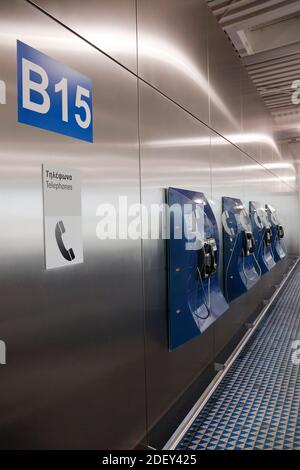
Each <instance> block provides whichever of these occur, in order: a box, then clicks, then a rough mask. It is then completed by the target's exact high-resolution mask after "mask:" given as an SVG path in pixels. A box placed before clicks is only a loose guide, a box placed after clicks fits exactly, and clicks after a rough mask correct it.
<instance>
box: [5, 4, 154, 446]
mask: <svg viewBox="0 0 300 470" xmlns="http://www.w3.org/2000/svg"><path fill="white" fill-rule="evenodd" d="M17 39H20V40H21V41H23V42H25V43H26V44H28V45H30V46H32V47H34V48H37V49H38V50H39V51H41V52H43V53H45V54H48V55H49V56H50V57H52V58H54V59H55V60H57V61H59V62H62V63H63V64H65V65H67V66H69V67H71V68H72V69H74V70H78V71H80V72H81V73H82V74H84V75H86V76H87V77H90V78H91V80H92V83H93V94H94V105H93V111H94V143H93V144H90V143H85V142H81V141H79V140H75V139H71V138H69V137H66V136H62V135H60V134H55V133H53V132H47V131H45V130H42V129H38V128H36V127H30V126H24V125H20V124H17V97H16V90H17V85H16V40H17ZM62 45H63V47H62ZM0 60H1V64H2V66H1V79H2V80H5V81H6V83H7V100H6V101H7V104H6V105H5V106H4V105H1V107H0V114H1V130H0V133H1V149H0V175H1V176H0V220H1V246H0V260H1V261H0V264H1V270H0V292H1V295H0V297H1V308H0V312H1V313H0V332H1V339H3V340H5V342H6V345H7V352H8V360H7V365H6V366H5V367H2V368H1V370H0V374H1V379H0V380H1V387H0V403H1V413H0V436H1V437H0V447H1V448H43V449H44V448H111V447H113V448H115V447H118V448H120V447H121V448H128V447H132V446H134V445H135V444H136V443H137V441H138V440H139V439H140V438H141V437H142V436H143V435H144V434H145V432H146V427H145V412H144V411H145V391H144V346H143V313H142V308H141V305H142V297H141V295H142V289H141V284H142V281H141V247H140V241H139V240H137V241H133V240H130V241H129V240H120V241H117V240H106V241H100V240H98V239H97V237H96V225H97V222H98V220H99V219H98V218H97V217H96V209H97V206H98V204H100V203H101V202H106V203H116V202H117V200H118V196H119V195H127V196H128V201H129V203H130V202H133V203H135V202H138V201H139V161H138V137H137V136H138V132H137V128H138V126H137V93H136V90H137V80H136V78H135V77H134V76H133V75H130V74H128V72H126V70H124V69H122V68H121V67H119V66H118V65H116V64H115V63H113V62H112V61H111V60H109V59H107V58H106V57H105V56H103V55H102V54H100V53H99V52H97V51H96V50H95V49H94V48H92V47H90V46H89V45H88V44H86V43H85V42H84V41H82V40H80V39H78V38H77V37H76V36H75V35H73V34H71V33H70V32H68V31H67V30H66V29H64V28H63V27H62V26H60V25H58V24H57V23H55V22H54V21H53V20H51V19H49V18H48V17H47V16H46V15H44V14H42V13H41V12H39V11H38V10H37V9H36V8H34V7H33V6H31V5H29V4H28V3H26V2H23V1H18V0H13V1H11V0H10V1H5V2H1V5H0ZM42 163H48V164H50V165H52V166H57V167H67V168H72V169H76V170H78V171H79V172H80V175H81V182H82V229H83V248H84V263H83V264H78V265H73V266H69V267H68V268H59V269H53V270H50V271H46V270H45V268H44V246H43V202H42V180H41V175H42V173H41V165H42ZM4 227H5V229H4ZM120 392H121V393H120ZM122 423H123V424H122ZM128 423H131V424H130V426H129V425H128Z"/></svg>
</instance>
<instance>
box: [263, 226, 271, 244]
mask: <svg viewBox="0 0 300 470" xmlns="http://www.w3.org/2000/svg"><path fill="white" fill-rule="evenodd" d="M264 240H265V244H266V245H271V243H272V232H271V228H270V227H266V228H265V233H264Z"/></svg>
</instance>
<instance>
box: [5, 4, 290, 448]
mask: <svg viewBox="0 0 300 470" xmlns="http://www.w3.org/2000/svg"><path fill="white" fill-rule="evenodd" d="M32 3H36V4H37V5H38V7H41V8H42V9H44V10H45V12H46V13H45V12H43V11H41V10H40V9H39V8H37V7H36V6H34V5H32ZM49 15H50V16H49ZM51 15H52V16H53V18H52V17H51ZM0 18H1V19H0V58H1V64H2V67H1V75H0V80H4V81H6V82H7V84H9V86H8V87H7V96H6V102H7V104H6V105H2V104H0V115H1V128H0V134H1V150H0V168H1V173H0V174H1V176H0V195H1V198H0V218H1V221H2V223H3V224H4V225H5V230H3V229H1V237H2V243H1V247H0V260H1V262H0V265H1V269H0V291H1V309H0V311H1V313H0V332H1V339H5V341H6V344H7V348H8V354H9V356H8V357H9V361H8V364H7V365H6V366H5V368H2V369H1V371H0V372H1V389H0V402H1V404H2V406H3V412H1V416H0V436H1V439H0V441H1V443H0V447H6V448H9V447H12V448H16V447H19V448H20V447H24V448H46V447H58V448H59V447H61V448H64V447H67V448H88V447H90V448H105V447H106V448H128V447H133V446H134V445H135V444H136V443H137V442H138V441H139V440H141V439H142V438H143V436H145V435H146V433H147V431H148V430H149V429H151V428H152V427H153V426H154V425H155V424H156V423H157V422H158V421H159V420H160V419H161V417H162V416H163V415H165V413H166V412H167V410H169V409H170V407H171V405H172V404H174V403H175V402H176V401H177V400H178V399H179V397H180V396H182V394H183V392H184V391H185V390H187V389H188V387H189V386H190V385H191V384H192V383H193V382H194V381H195V380H196V378H198V377H199V375H200V374H201V372H203V371H204V370H205V369H206V367H207V365H208V364H209V363H210V362H211V361H213V359H214V357H215V355H216V354H217V353H218V352H219V351H220V349H221V347H222V345H224V344H226V342H228V341H229V339H230V338H231V337H232V336H233V335H234V333H235V332H236V331H237V328H238V327H240V326H241V325H242V323H243V322H244V320H245V318H242V317H237V315H236V313H237V312H236V311H233V310H230V311H229V313H228V314H225V315H224V319H222V321H221V322H216V323H215V326H212V327H210V328H208V329H207V330H206V331H205V332H204V334H203V335H202V336H201V337H200V338H198V339H196V340H194V341H192V342H190V343H188V344H186V345H185V346H183V347H182V348H180V349H179V350H178V351H174V352H173V353H169V352H168V339H167V305H166V304H167V296H166V292H167V291H166V288H167V279H166V245H165V242H164V241H163V240H151V239H149V240H145V241H143V250H142V251H141V242H140V240H136V241H133V240H132V241H126V240H110V241H101V242H100V241H99V240H98V239H97V238H96V235H95V229H96V224H97V218H96V209H97V206H98V204H99V203H100V202H108V203H113V204H117V200H118V196H119V195H127V196H128V198H129V203H130V202H139V200H140V190H141V198H142V202H143V203H144V204H145V205H146V206H149V205H150V204H151V203H158V204H159V203H162V202H164V197H165V189H166V188H167V187H169V186H173V187H182V188H186V189H191V190H194V191H200V192H203V193H204V194H205V195H206V197H207V198H208V199H209V202H210V204H211V207H212V209H213V211H214V214H215V216H216V218H217V220H218V221H220V217H221V198H222V196H230V197H237V198H240V199H241V200H242V202H243V203H244V205H245V206H248V201H249V200H259V201H261V202H262V203H268V204H271V205H272V206H274V207H276V208H277V211H278V215H279V218H280V220H281V221H282V224H283V225H284V226H285V229H286V243H287V248H288V251H289V252H290V253H298V227H297V220H298V218H297V213H298V202H297V196H296V193H295V190H294V188H295V169H294V166H293V162H292V161H290V160H288V159H286V158H284V155H283V154H282V153H281V152H280V150H281V149H280V146H278V145H277V144H276V143H275V142H274V140H273V136H272V131H271V126H270V121H269V118H268V115H267V114H266V113H265V110H264V108H263V106H262V104H261V101H260V99H259V98H258V97H257V94H256V91H255V89H254V87H253V85H252V83H251V81H249V79H248V77H247V75H245V72H244V70H243V68H242V66H241V64H240V62H239V60H238V58H237V56H236V53H235V51H234V49H233V48H232V45H231V44H230V42H229V41H228V40H227V39H226V37H225V36H224V35H223V33H222V32H221V30H220V27H219V25H218V24H217V22H216V20H215V18H214V17H213V15H212V13H211V12H210V11H209V9H208V7H207V5H206V2H205V1H204V0H191V1H189V2H187V1H186V0H151V2H150V1H148V0H136V1H134V0H114V1H113V2H112V1H109V0H98V1H94V0H88V1H87V2H84V3H82V2H79V1H69V0H66V1H64V2H59V1H51V2H50V1H48V0H36V1H35V2H27V1H26V0H19V1H17V0H5V1H3V2H1V6H0ZM55 18H56V19H58V20H59V21H60V22H61V23H63V24H66V26H67V27H68V28H70V29H71V30H73V31H74V32H75V33H76V34H74V33H72V32H71V31H70V30H69V29H68V28H64V26H63V25H62V24H58V23H57V22H56V21H55ZM136 31H137V37H136ZM78 35H79V36H82V37H83V39H82V38H80V37H79V36H78ZM17 39H20V40H21V41H23V42H25V43H26V44H29V45H30V46H32V47H35V48H38V49H39V50H40V51H41V52H43V53H45V54H48V55H49V56H50V57H53V58H54V59H55V60H57V61H60V62H62V63H64V64H66V65H68V66H69V67H71V68H73V69H74V70H78V71H80V72H81V73H82V74H84V75H86V76H87V77H89V78H91V80H92V83H93V95H94V143H93V144H89V143H85V142H79V141H74V140H70V139H69V138H68V137H66V136H62V135H58V134H53V133H49V132H47V131H44V130H40V129H37V128H31V127H28V126H26V127H25V126H22V125H17V124H16V123H17V114H16V109H17V103H16V56H15V54H16V40H17ZM88 43H91V44H88ZM62 45H63V47H62ZM93 45H95V46H96V47H93ZM97 48H99V49H101V50H103V51H104V52H105V53H106V54H109V55H110V56H111V57H112V58H113V59H112V60H111V59H109V58H107V57H106V56H105V55H104V54H102V53H101V52H100V51H99V50H97ZM116 62H118V63H116ZM120 63H121V64H122V65H120ZM123 66H124V67H126V68H128V69H129V70H127V69H125V68H124V67H123ZM136 72H137V74H138V75H139V76H141V77H142V78H143V80H138V78H137V76H136ZM138 93H139V96H138ZM0 98H1V97H0ZM1 101H3V100H2V98H1ZM138 102H139V103H140V108H139V110H138ZM138 111H139V113H140V129H139V130H140V142H139V140H138V135H139V133H138V114H139V113H138ZM139 144H140V160H139ZM43 162H46V163H54V164H55V165H58V166H67V167H70V168H74V169H76V170H80V173H81V179H82V216H83V243H84V260H85V261H84V264H80V265H77V266H72V267H69V268H68V270H55V269H54V270H51V271H45V270H44V264H43V214H42V185H41V164H42V163H43ZM219 226H220V224H219ZM142 256H143V264H144V273H143V275H144V284H145V291H144V297H145V298H144V299H143V298H142V274H141V266H142V259H141V258H142ZM253 290H255V287H254V288H253ZM144 305H145V316H146V318H145V320H146V329H145V331H146V337H145V338H144V325H143V322H144V318H143V314H144ZM252 305H253V308H254V307H257V305H255V299H254V298H253V299H252ZM144 340H145V345H146V351H144ZM145 353H146V364H147V368H146V383H147V403H146V398H145V397H146V395H145V369H144V361H145ZM200 380H201V381H202V385H203V386H204V385H205V379H204V378H203V379H202V376H201V379H200ZM146 415H147V418H148V424H149V428H148V430H147V429H146Z"/></svg>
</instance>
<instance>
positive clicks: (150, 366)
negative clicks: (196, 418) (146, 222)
mask: <svg viewBox="0 0 300 470" xmlns="http://www.w3.org/2000/svg"><path fill="white" fill-rule="evenodd" d="M140 120H141V121H140V122H141V129H140V135H141V177H142V202H143V204H145V205H146V206H147V207H149V206H150V204H151V203H152V204H161V203H163V202H164V201H165V190H166V188H168V187H169V186H175V187H179V188H180V187H182V188H186V189H192V190H199V191H203V192H204V193H205V194H208V195H209V194H210V191H211V187H210V181H211V178H210V171H211V170H210V156H209V142H210V132H209V129H208V128H206V127H205V126H203V125H202V124H201V123H199V122H198V121H197V120H195V119H193V118H192V117H190V116H189V115H188V114H187V113H185V112H184V111H183V110H181V109H180V108H178V107H177V106H176V105H174V104H173V103H171V102H170V101H169V100H167V99H166V98H164V97H162V96H161V95H159V94H158V93H157V92H155V91H154V90H153V89H152V88H150V87H149V86H148V85H145V84H144V83H140ZM143 256H144V272H145V305H146V364H147V368H146V372H147V398H148V421H149V427H150V428H152V427H153V426H154V425H155V424H156V423H157V421H158V420H159V419H160V417H162V415H163V414H165V412H166V411H167V410H168V409H169V408H170V406H171V404H172V403H174V402H175V401H176V400H177V399H178V398H179V397H180V396H181V395H182V393H183V391H184V390H186V389H187V387H188V386H189V385H190V384H191V383H192V382H193V381H194V380H195V379H196V378H197V376H198V375H199V373H200V372H201V370H203V369H204V368H205V367H206V365H207V364H208V363H209V361H210V358H211V357H212V355H213V330H212V328H209V329H208V330H207V331H206V332H205V333H204V334H203V335H201V337H199V338H196V339H194V340H193V341H190V342H189V343H187V344H185V345H183V346H182V347H180V348H178V349H177V350H175V351H173V352H172V353H170V352H169V351H168V317H167V264H166V263H167V259H166V243H165V241H163V240H144V241H143Z"/></svg>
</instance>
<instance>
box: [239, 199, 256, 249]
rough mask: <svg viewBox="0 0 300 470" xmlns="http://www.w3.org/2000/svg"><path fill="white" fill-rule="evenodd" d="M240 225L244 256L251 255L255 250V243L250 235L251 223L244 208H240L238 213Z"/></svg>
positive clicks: (251, 234)
mask: <svg viewBox="0 0 300 470" xmlns="http://www.w3.org/2000/svg"><path fill="white" fill-rule="evenodd" d="M240 223H241V227H242V237H243V252H244V255H245V256H250V255H253V254H254V250H255V241H254V236H253V233H252V227H251V221H250V218H249V216H248V214H247V212H246V210H245V209H244V208H242V209H241V211H240Z"/></svg>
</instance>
